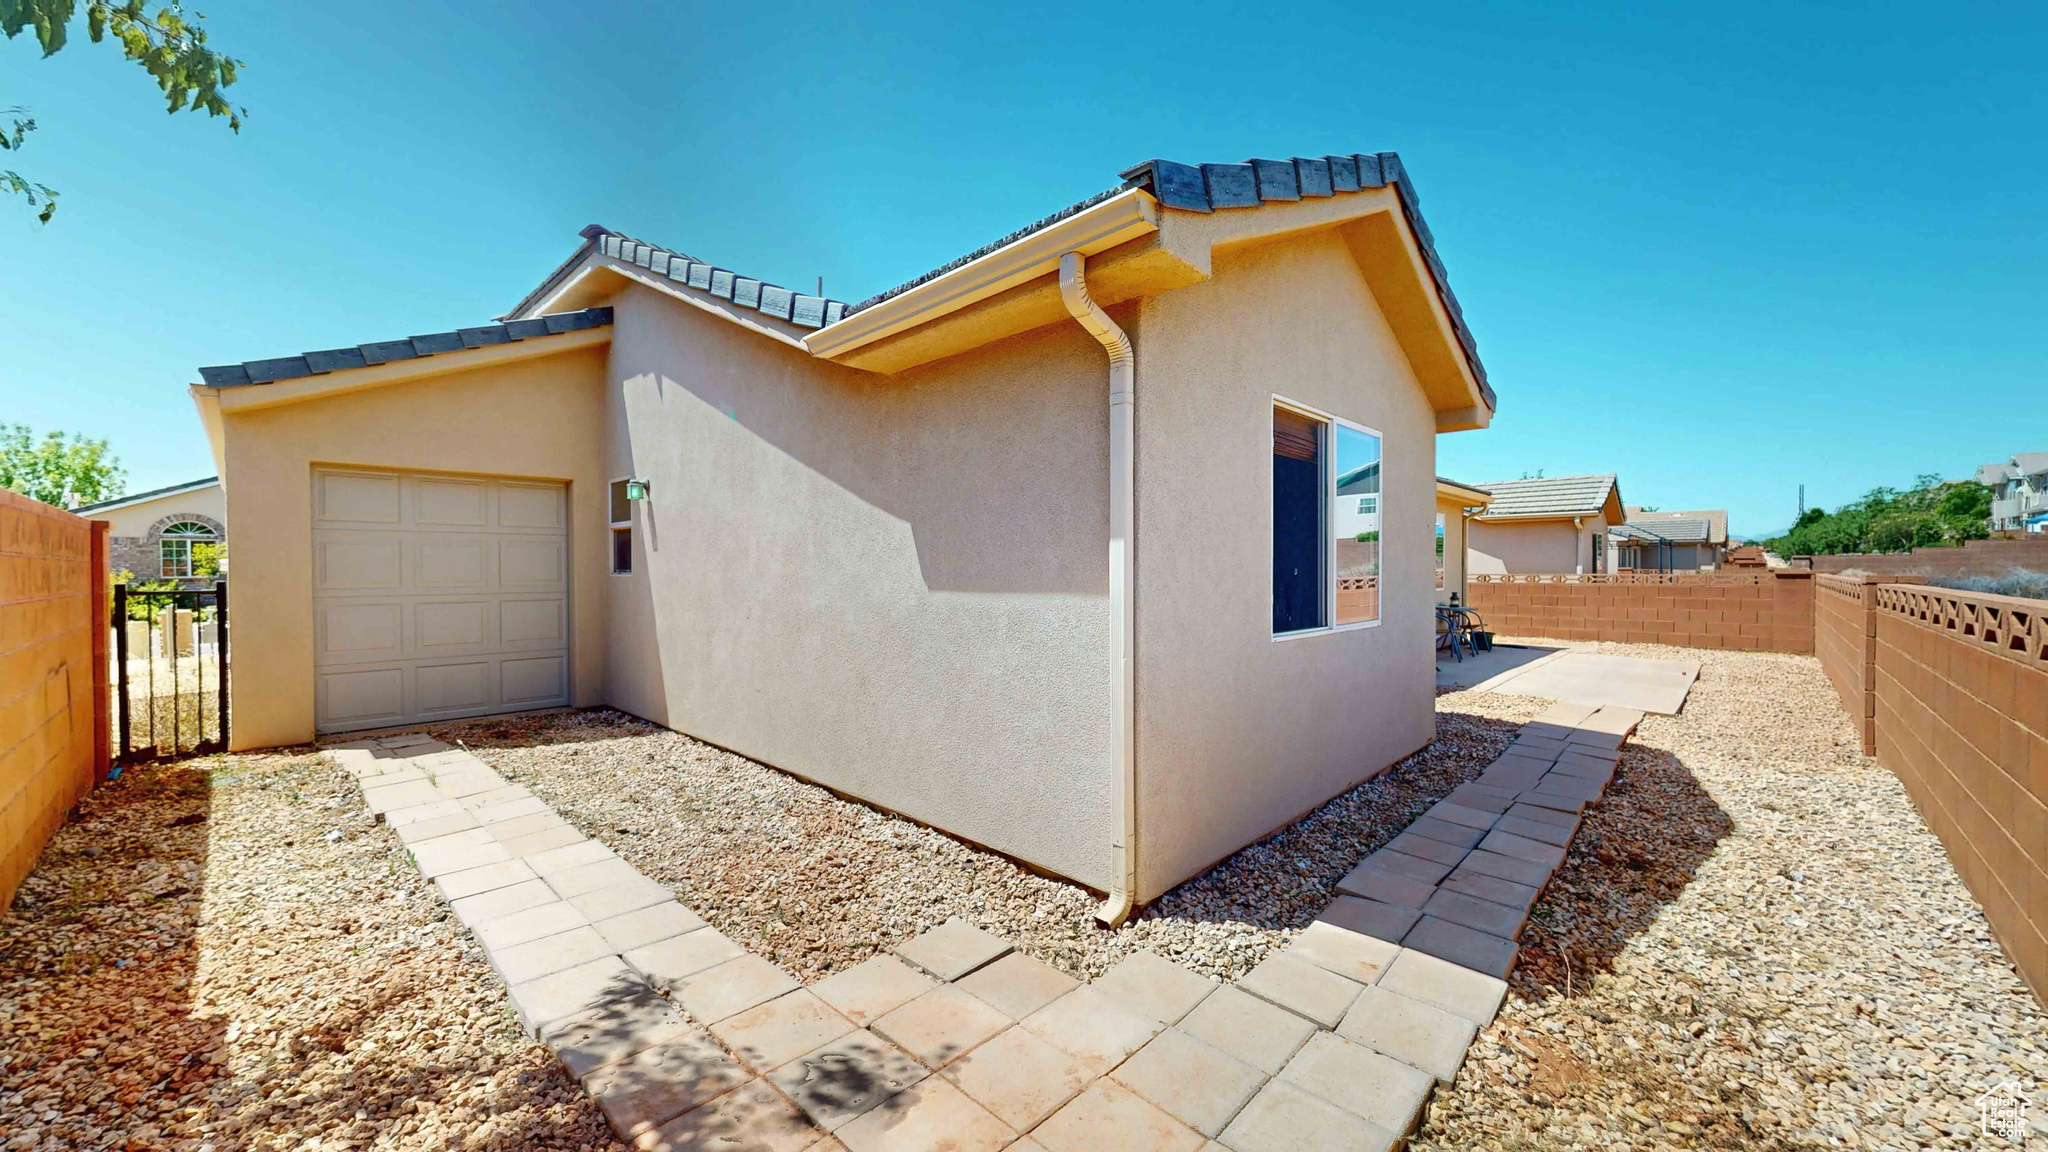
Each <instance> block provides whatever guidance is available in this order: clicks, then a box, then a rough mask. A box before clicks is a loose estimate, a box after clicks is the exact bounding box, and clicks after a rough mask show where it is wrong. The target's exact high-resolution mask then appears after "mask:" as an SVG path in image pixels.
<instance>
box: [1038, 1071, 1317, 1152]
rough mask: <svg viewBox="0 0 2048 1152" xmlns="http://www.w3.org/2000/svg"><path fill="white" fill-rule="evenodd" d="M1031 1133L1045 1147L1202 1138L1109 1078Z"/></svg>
mask: <svg viewBox="0 0 2048 1152" xmlns="http://www.w3.org/2000/svg"><path fill="white" fill-rule="evenodd" d="M1031 1136H1032V1139H1034V1140H1037V1141H1038V1142H1039V1143H1040V1144H1043V1145H1045V1147H1046V1150H1047V1152H1198V1150H1199V1149H1200V1148H1201V1147H1202V1144H1203V1137H1202V1134H1201V1133H1199V1132H1197V1131H1195V1130H1194V1129H1192V1128H1190V1127H1188V1126H1187V1125H1185V1124H1183V1123H1181V1122H1180V1121H1178V1120H1176V1119H1174V1118H1173V1117H1172V1116H1171V1115H1169V1114H1168V1113H1167V1112H1166V1111H1165V1110H1164V1109H1162V1108H1160V1107H1158V1106H1157V1105H1155V1104H1153V1103H1152V1102H1150V1101H1148V1100H1146V1099H1145V1098H1144V1097H1142V1096H1139V1095H1138V1094H1137V1093H1135V1092H1133V1091H1131V1090H1130V1089H1129V1088H1126V1087H1124V1086H1123V1085H1121V1084H1118V1083H1117V1082H1116V1081H1114V1080H1110V1079H1102V1080H1097V1081H1096V1082H1095V1083H1093V1084H1090V1085H1089V1086H1088V1087H1087V1089H1086V1090H1084V1091H1083V1092H1082V1093H1081V1094H1080V1095H1079V1096H1076V1097H1075V1098H1074V1099H1073V1101H1072V1102H1071V1103H1069V1104H1068V1105H1067V1106H1066V1107H1064V1108H1062V1109H1060V1110H1059V1111H1058V1112H1055V1113H1053V1114H1052V1117H1051V1118H1050V1119H1048V1120H1046V1121H1045V1122H1044V1123H1043V1124H1040V1125H1039V1126H1038V1127H1037V1128H1036V1129H1034V1130H1033V1131H1032V1133H1031ZM1295 1152H1299V1149H1296V1150H1295Z"/></svg>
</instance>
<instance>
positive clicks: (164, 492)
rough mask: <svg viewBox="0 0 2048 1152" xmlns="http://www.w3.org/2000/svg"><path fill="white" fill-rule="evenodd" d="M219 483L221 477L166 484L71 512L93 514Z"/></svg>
mask: <svg viewBox="0 0 2048 1152" xmlns="http://www.w3.org/2000/svg"><path fill="white" fill-rule="evenodd" d="M218 483H220V477H218V476H208V477H205V478H204V479H200V480H187V481H185V482H184V483H182V484H166V485H164V486H163V487H161V488H151V489H149V490H148V491H145V492H130V493H128V494H127V495H125V496H116V497H114V498H113V499H111V500H95V501H94V502H92V503H91V504H80V505H79V506H78V507H76V508H73V509H71V511H72V512H74V513H76V512H92V511H95V510H97V509H100V508H111V507H113V506H114V505H116V504H132V503H134V502H135V501H137V500H150V499H154V498H156V497H158V496H171V495H175V494H176V493H179V492H183V491H185V490H186V489H188V488H203V487H205V486H206V485H208V484H218Z"/></svg>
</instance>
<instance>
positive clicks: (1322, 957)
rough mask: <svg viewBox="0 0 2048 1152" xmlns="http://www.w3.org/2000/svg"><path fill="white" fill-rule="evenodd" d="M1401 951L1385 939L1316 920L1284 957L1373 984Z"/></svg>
mask: <svg viewBox="0 0 2048 1152" xmlns="http://www.w3.org/2000/svg"><path fill="white" fill-rule="evenodd" d="M1400 951H1401V949H1400V948H1399V947H1397V946H1395V945H1393V944H1390V943H1388V942H1387V941H1385V940H1383V939H1378V938H1375V937H1372V936H1367V935H1364V934H1362V933H1359V932H1353V931H1351V930H1350V929H1348V928H1340V927H1338V926H1337V925H1335V924H1331V923H1327V922H1324V921H1317V922H1316V923H1314V924H1310V925H1309V926H1308V927H1307V928H1304V929H1303V930H1302V932H1301V935H1299V936H1296V937H1295V938H1294V942H1293V943H1291V944H1289V945H1288V946H1287V948H1286V950H1285V951H1284V952H1282V953H1281V954H1282V955H1285V956H1292V957H1294V958H1295V959H1297V960H1306V961H1308V962H1309V963H1311V964H1314V965H1315V966H1316V967H1318V968H1322V969H1324V970H1326V971H1330V972H1335V973H1336V974H1337V975H1339V976H1342V977H1344V978H1345V979H1346V980H1356V981H1357V982H1358V983H1360V984H1370V983H1372V982H1373V981H1375V980H1378V979H1379V978H1380V973H1381V972H1384V971H1386V968H1387V965H1389V964H1391V963H1393V962H1394V957H1395V955H1397V954H1398V953H1399V952H1400Z"/></svg>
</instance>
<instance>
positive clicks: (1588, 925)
mask: <svg viewBox="0 0 2048 1152" xmlns="http://www.w3.org/2000/svg"><path fill="white" fill-rule="evenodd" d="M1734 828H1735V822H1734V821H1733V820H1732V819H1730V818H1729V816H1728V814H1727V813H1726V812H1724V811H1722V810H1721V806H1720V805H1719V804H1717V803H1715V802H1714V798H1713V797H1712V796H1709V795H1708V794H1707V791H1706V789H1704V788H1702V787H1700V784H1699V781H1698V780H1696V779H1694V778H1693V774H1692V771H1691V770H1690V769H1688V768H1687V767H1686V766H1685V763H1684V762H1683V761H1681V760H1679V758H1678V757H1676V756H1674V755H1672V754H1671V753H1669V752H1666V751H1664V750H1662V749H1659V748H1650V747H1645V746H1643V745H1639V744H1631V745H1629V746H1628V747H1627V749H1626V750H1625V751H1624V753H1623V757H1622V762H1621V771H1619V772H1618V773H1616V774H1615V777H1614V783H1613V784H1612V785H1610V786H1609V788H1608V791H1607V796H1606V798H1605V799H1604V800H1603V801H1602V802H1601V803H1600V804H1598V805H1597V806H1595V807H1593V808H1591V809H1589V810H1588V811H1587V813H1586V818H1585V822H1584V823H1583V824H1581V825H1580V827H1579V832H1578V835H1577V836H1575V837H1573V838H1572V844H1571V851H1570V854H1569V855H1567V856H1566V858H1565V864H1564V867H1563V868H1562V869H1560V870H1559V871H1558V873H1557V875H1556V876H1555V877H1554V878H1553V879H1552V880H1551V882H1550V887H1549V888H1548V889H1547V890H1545V892H1544V894H1543V898H1542V899H1541V900H1540V901H1538V902H1537V904H1536V908H1535V910H1534V912H1533V914H1532V915H1531V916H1530V920H1529V925H1528V927H1526V928H1525V929H1523V932H1522V954H1521V959H1520V961H1519V962H1518V963H1517V964H1516V965H1515V970H1514V973H1513V975H1512V976H1511V977H1510V978H1509V982H1510V983H1511V984H1512V985H1513V986H1514V991H1515V993H1516V994H1517V995H1518V996H1521V997H1523V998H1524V999H1529V1000H1541V999H1545V998H1547V997H1552V996H1570V995H1572V994H1574V993H1575V992H1579V991H1583V990H1585V988H1586V987H1587V985H1588V983H1589V982H1590V981H1591V979H1592V978H1593V977H1594V976H1595V975H1597V974H1599V973H1602V972H1610V971H1612V970H1613V968H1614V958H1615V956H1616V955H1617V954H1619V953H1620V951H1621V950H1622V949H1623V948H1624V947H1626V946H1627V945H1628V943H1629V941H1630V940H1633V939H1634V938H1635V937H1636V936H1637V935H1638V934H1640V933H1641V932H1642V931H1643V930H1644V929H1646V928H1648V927H1649V925H1650V923H1651V921H1653V920H1655V919H1656V917H1657V914H1658V913H1659V912H1661V911H1662V910H1663V908H1664V906H1665V905H1667V904H1669V903H1670V902H1671V901H1673V900H1675V899H1677V898H1678V895H1679V893H1680V892H1682V891H1684V890H1685V886H1686V885H1687V884H1690V883H1691V882H1692V878H1693V874H1694V873H1695V872H1696V871H1697V870H1698V869H1699V866H1700V862H1701V861H1703V860H1705V859H1706V858H1707V857H1708V856H1710V855H1712V854H1713V851H1714V849H1715V847H1716V846H1717V845H1719V844H1720V842H1721V840H1722V838H1724V837H1726V836H1727V835H1728V833H1730V832H1732V831H1734Z"/></svg>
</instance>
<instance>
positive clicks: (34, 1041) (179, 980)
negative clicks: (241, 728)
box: [0, 762, 226, 1147]
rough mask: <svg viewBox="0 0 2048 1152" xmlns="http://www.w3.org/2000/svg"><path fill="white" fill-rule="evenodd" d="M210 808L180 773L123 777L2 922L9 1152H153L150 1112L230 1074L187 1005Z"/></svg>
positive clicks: (89, 807) (3, 1084)
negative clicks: (31, 1151)
mask: <svg viewBox="0 0 2048 1152" xmlns="http://www.w3.org/2000/svg"><path fill="white" fill-rule="evenodd" d="M212 808H213V789H212V784H211V780H210V777H209V776H208V774H207V772H205V771H203V770H195V769H194V768H193V767H192V766H191V762H173V763H168V764H150V765H143V766H140V767H136V768H131V769H129V770H128V771H127V772H126V773H125V774H123V776H122V777H121V779H119V780H116V781H112V782H110V783H108V784H105V785H102V786H101V787H100V788H99V789H98V790H97V791H95V792H93V793H92V794H91V795H90V796H87V797H86V798H85V799H84V800H82V801H80V803H79V807H78V809H77V810H76V812H75V814H74V819H72V820H71V821H70V822H68V823H67V824H65V825H64V826H63V827H62V828H59V829H58V830H57V834H56V835H55V836H54V837H52V838H51V840H50V843H49V844H48V845H47V846H45V847H44V849H43V852H42V855H41V857H40V858H38V859H37V861H36V864H35V868H34V870H33V871H32V872H31V873H30V874H29V876H28V877H27V878H26V879H25V880H24V881H23V882H22V886H21V890H20V891H19V892H17V893H16V894H15V897H14V902H13V904H12V905H11V906H10V907H9V908H8V909H7V910H6V915H5V916H4V918H0V1018H4V1019H6V1020H7V1022H8V1023H7V1027H6V1029H5V1036H6V1043H5V1046H4V1047H0V1115H7V1123H6V1124H4V1125H0V1128H5V1129H7V1130H9V1131H10V1132H12V1133H14V1134H16V1143H19V1135H20V1134H24V1133H27V1132H30V1131H32V1130H36V1131H40V1132H41V1133H42V1134H43V1135H44V1136H45V1137H46V1138H48V1142H47V1143H46V1144H45V1146H46V1147H66V1146H71V1147H101V1146H108V1145H103V1144H102V1143H101V1141H102V1140H106V1141H108V1143H109V1144H110V1145H111V1146H113V1147H120V1146H121V1144H122V1142H123V1141H124V1140H140V1141H142V1145H140V1146H153V1145H154V1142H155V1141H156V1140H157V1139H158V1138H159V1137H160V1135H161V1130H160V1129H159V1128H158V1127H157V1126H156V1124H155V1122H154V1120H155V1116H156V1109H155V1105H157V1104H159V1103H163V1102H167V1101H175V1100H176V1099H177V1098H179V1097H188V1098H197V1097H199V1096H201V1095H203V1094H204V1093H205V1092H206V1091H207V1090H208V1089H209V1087H210V1086H211V1084H212V1082H213V1081H215V1080H216V1079H218V1078H220V1077H221V1076H223V1075H225V1069H224V1068H223V1067H222V1065H221V1061H222V1060H224V1059H225V1040H226V1037H225V1022H224V1021H222V1020H221V1019H219V1018H218V1017H204V1018H201V1017H195V1015H194V1012H195V1009H196V1007H197V1006H196V1005H195V1004H194V1003H193V1002H192V981H193V976H194V973H195V970H196V967H197V962H198V947H197V944H196V940H195V936H196V930H197V927H198V923H199V912H200V908H201V906H202V897H203V895H204V891H203V889H204V887H205V878H206V861H207V852H208V843H209V837H208V820H209V818H210V817H211V815H212ZM17 1102H18V1110H17ZM138 1114H145V1115H148V1116H149V1117H150V1120H149V1121H146V1122H144V1123H142V1124H140V1125H138V1124H136V1123H135V1118H136V1116H137V1115H138ZM117 1136H118V1138H116V1137H117ZM29 1143H30V1144H34V1143H35V1141H34V1140H33V1139H31V1140H30V1141H29ZM10 1146H12V1145H10Z"/></svg>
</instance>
